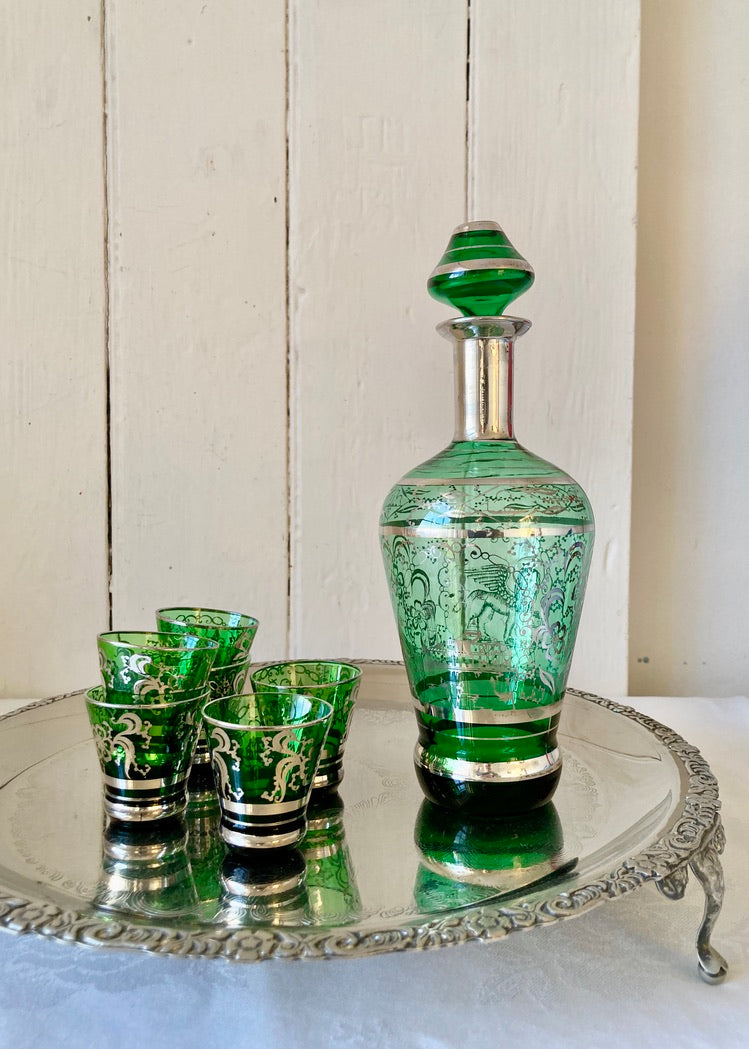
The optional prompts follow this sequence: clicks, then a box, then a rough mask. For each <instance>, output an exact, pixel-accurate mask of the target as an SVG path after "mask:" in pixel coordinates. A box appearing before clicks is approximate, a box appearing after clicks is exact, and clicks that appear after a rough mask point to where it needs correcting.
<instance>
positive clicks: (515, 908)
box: [0, 659, 724, 981]
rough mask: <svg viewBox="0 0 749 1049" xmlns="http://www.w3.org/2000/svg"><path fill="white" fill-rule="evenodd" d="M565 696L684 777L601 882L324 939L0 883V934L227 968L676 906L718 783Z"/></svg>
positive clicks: (702, 844)
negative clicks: (193, 921)
mask: <svg viewBox="0 0 749 1049" xmlns="http://www.w3.org/2000/svg"><path fill="white" fill-rule="evenodd" d="M354 662H357V663H360V664H364V665H383V664H384V665H390V666H402V665H403V664H402V663H400V662H399V661H397V660H364V659H358V660H354ZM79 691H80V690H77V689H76V690H75V691H73V692H66V693H63V694H61V695H59V696H53V697H50V698H48V699H42V700H38V701H37V702H35V703H31V704H28V705H26V706H24V707H22V708H20V709H19V710H15V711H12V712H11V713H9V714H5V715H2V716H1V717H0V721H6V720H8V719H10V718H13V717H17V716H18V715H19V714H21V713H24V712H27V711H29V710H34V709H39V708H41V707H44V706H47V705H49V704H52V703H57V702H59V701H60V700H63V699H67V698H69V697H71V696H74V695H77V694H79ZM568 692H569V693H570V694H572V695H575V696H578V697H580V698H581V699H584V700H587V701H589V702H592V703H595V704H597V705H598V706H601V707H604V708H606V709H607V710H610V711H611V712H612V713H614V714H617V715H620V716H622V717H626V718H629V719H630V720H632V721H635V722H637V723H638V724H639V725H642V726H643V727H644V728H645V729H647V730H648V731H649V732H650V733H652V735H654V736H655V737H656V739H658V740H659V742H660V743H661V744H662V745H663V746H664V747H665V748H666V749H667V750H669V751H670V752H671V753H672V754H673V755H674V757H675V759H676V761H677V762H678V764H679V765H680V766H681V769H682V770H683V772H684V774H685V777H686V790H685V792H683V793H682V798H681V799H680V800H682V801H683V807H682V809H681V810H680V811H679V812H678V813H677V815H676V816H675V818H674V820H673V822H672V824H671V827H670V829H669V831H668V833H667V834H665V835H664V836H663V837H661V838H659V839H658V840H657V841H656V842H654V843H653V844H652V845H651V846H649V847H648V848H647V849H645V850H644V851H642V852H640V853H638V854H637V855H635V856H633V857H631V858H625V859H624V860H623V861H622V862H621V863H620V865H619V866H618V867H616V868H615V869H614V870H613V871H611V873H610V874H609V875H608V876H606V877H604V878H601V879H599V880H597V881H593V882H590V883H589V884H586V885H582V886H578V887H577V888H575V889H574V890H573V891H571V892H559V891H557V892H554V893H553V894H551V895H549V896H543V895H539V893H538V892H536V893H533V894H530V896H531V898H529V899H528V900H527V901H526V902H520V903H515V904H514V905H512V906H502V905H501V904H499V903H497V904H492V903H491V902H488V903H484V904H481V905H478V906H476V907H473V908H470V909H462V910H459V911H455V912H451V913H449V914H446V915H441V916H440V917H439V918H435V919H433V920H430V921H427V922H423V923H421V924H419V925H412V926H409V927H407V928H402V929H393V928H383V929H379V930H366V931H360V930H347V929H340V930H336V931H325V932H320V931H319V930H314V929H310V932H309V934H308V935H307V934H306V933H305V932H301V933H300V932H299V931H298V930H296V929H295V930H288V929H282V928H272V927H267V928H266V927H253V928H246V929H237V928H211V929H205V930H190V931H183V930H179V929H173V928H166V927H162V926H159V925H150V924H145V923H143V924H140V923H138V924H136V923H134V922H133V923H131V922H129V921H127V920H126V919H117V920H113V919H111V918H107V919H104V918H101V917H99V916H97V915H96V914H94V913H81V912H77V911H74V910H72V909H64V908H62V907H60V906H58V905H57V904H55V903H52V902H50V901H48V900H44V899H41V898H37V899H34V898H33V897H28V898H24V897H21V896H19V895H9V894H8V892H7V890H4V888H3V886H2V885H0V928H1V929H4V930H7V931H9V932H13V933H28V932H33V933H36V934H37V935H40V936H46V937H52V938H54V939H58V940H62V941H64V942H67V943H75V944H79V945H85V946H91V947H111V948H117V949H120V950H140V951H146V952H149V953H153V954H161V955H178V956H185V957H191V958H222V959H224V960H227V961H233V962H257V961H265V960H269V959H272V958H283V959H298V958H317V959H329V958H344V957H362V956H366V955H376V954H384V953H388V952H393V951H404V950H413V949H418V950H425V949H431V948H437V947H445V946H449V945H453V944H458V943H465V942H468V941H471V940H478V941H491V940H499V939H503V938H504V937H506V936H508V935H509V934H510V933H512V932H521V931H525V930H528V929H532V928H536V927H538V926H543V925H549V924H552V923H554V922H557V921H561V920H562V919H565V918H574V917H578V916H579V915H580V914H583V913H585V912H586V911H588V910H590V909H591V908H593V907H595V906H597V905H598V904H600V903H603V902H604V901H605V900H610V899H618V898H619V897H621V896H624V895H626V894H627V893H629V892H632V891H633V890H635V889H637V888H639V887H640V886H641V885H643V884H645V883H646V882H648V881H655V882H656V883H658V886H659V888H660V889H661V890H662V892H663V894H664V895H666V896H668V897H669V898H674V899H675V898H679V897H680V896H681V895H682V894H683V890H684V885H685V884H686V879H687V873H688V868H687V865H688V864H690V863H691V865H692V867H693V869H694V870H695V873H697V874H698V876H699V870H698V864H697V856H698V854H700V853H705V852H709V853H710V855H711V856H712V857H713V862H715V863H717V853H719V852H721V851H722V849H723V844H724V838H723V830H722V825H721V821H720V800H719V797H718V782H717V780H716V778H715V776H714V775H713V773H712V771H711V769H710V767H709V765H708V763H707V762H706V761H705V759H704V758H703V757H702V754H701V753H700V751H699V750H698V749H697V747H695V746H693V745H692V744H691V743H688V742H687V741H686V740H685V739H683V738H682V737H681V736H680V735H679V734H678V733H676V732H674V731H673V729H670V728H668V727H667V726H666V725H663V724H661V723H660V722H658V721H655V720H654V719H653V718H650V717H648V716H647V715H645V714H641V713H640V712H639V711H637V710H635V709H634V708H633V707H630V706H626V705H625V704H622V703H619V702H616V701H613V700H609V699H604V698H603V697H601V696H598V695H596V694H594V693H592V692H584V691H580V690H578V689H568ZM708 862H709V860H708ZM718 866H719V864H718ZM706 918H707V915H706ZM711 924H712V923H711ZM701 932H702V930H701ZM710 950H712V948H710ZM700 957H701V967H702V971H703V975H705V976H707V977H708V978H710V979H713V980H715V981H717V980H718V979H720V978H722V974H721V975H718V974H717V973H710V972H706V971H705V965H704V964H703V963H702V956H701V952H700ZM721 961H722V959H721Z"/></svg>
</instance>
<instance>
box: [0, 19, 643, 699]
mask: <svg viewBox="0 0 749 1049" xmlns="http://www.w3.org/2000/svg"><path fill="white" fill-rule="evenodd" d="M0 19H1V20H2V25H1V26H0V30H1V31H0V41H1V42H2V43H1V45H0V46H2V47H3V49H4V55H3V58H4V61H3V66H2V79H3V87H4V91H3V102H4V106H5V109H6V119H7V124H6V128H7V131H6V133H5V135H4V136H3V139H2V140H1V143H0V149H1V150H2V167H1V168H0V172H1V174H0V178H2V180H3V192H2V208H3V217H2V230H3V240H2V260H3V261H2V265H3V270H2V279H1V280H0V288H1V289H2V292H1V293H0V294H2V308H1V309H0V316H1V317H2V322H3V326H4V329H5V333H4V339H3V342H4V352H3V356H2V369H3V377H4V381H3V383H2V397H3V410H2V416H1V417H0V428H1V431H0V432H1V433H2V446H1V447H2V456H0V463H1V464H2V465H1V467H0V469H1V470H2V477H1V481H2V489H1V490H2V491H3V493H4V498H5V504H4V505H5V515H4V521H3V529H2V547H1V549H0V566H1V568H2V580H3V589H2V595H1V597H0V691H1V692H2V694H4V695H8V696H13V695H18V696H34V695H43V694H51V693H54V692H59V691H62V690H65V689H69V688H74V687H81V686H83V685H85V684H87V683H89V682H90V681H93V680H95V678H96V660H95V643H94V636H95V634H96V633H97V631H99V630H101V629H105V628H107V627H108V625H109V624H110V621H111V622H112V623H113V624H114V625H115V626H116V627H122V628H138V627H148V626H150V625H151V622H152V612H153V609H154V608H156V607H158V606H159V605H163V604H168V603H174V602H183V601H184V602H190V603H202V604H208V605H218V606H223V607H226V606H231V607H237V608H240V609H244V610H247V611H249V612H252V613H254V614H256V615H257V616H258V617H259V618H260V619H261V621H262V626H261V631H260V633H259V635H258V640H257V642H256V647H255V652H256V653H257V655H258V657H260V658H270V657H273V656H278V657H283V656H284V655H286V654H292V655H307V656H309V655H313V654H321V655H329V654H347V655H352V656H372V657H396V656H397V655H398V643H397V635H396V631H395V625H394V622H393V619H392V615H391V611H390V606H389V599H388V595H387V590H386V584H385V577H384V572H383V570H382V566H381V563H380V555H379V550H378V544H377V518H378V513H379V507H380V504H381V502H382V499H383V497H384V495H385V493H386V492H387V490H388V488H389V487H390V485H391V484H392V483H393V482H394V481H395V480H396V479H397V478H398V477H399V476H400V475H401V474H402V473H403V472H404V471H405V469H406V468H408V467H409V466H412V465H414V464H415V463H416V462H418V461H420V460H422V459H424V458H426V457H427V456H429V455H430V454H433V453H434V452H435V451H437V450H438V449H439V448H440V447H442V446H444V445H445V444H446V443H447V442H448V441H449V439H450V436H451V433H452V418H451V413H452V389H451V385H452V377H451V361H450V359H449V350H448V347H447V345H446V344H445V343H444V342H443V340H442V339H441V338H439V336H437V335H436V334H435V333H434V330H433V329H434V325H435V324H436V323H437V322H438V321H439V320H441V319H443V318H444V317H445V316H446V315H447V314H446V311H445V310H444V309H443V308H441V307H440V306H439V305H438V304H436V303H434V302H433V301H432V300H430V299H429V298H428V296H427V293H426V287H425V285H426V278H427V276H428V274H429V272H430V270H431V268H432V267H433V265H434V264H435V262H436V260H437V258H438V257H439V255H440V254H441V252H442V250H443V247H444V243H445V242H446V240H447V237H448V235H449V233H450V231H451V229H452V228H453V226H455V225H456V224H457V223H459V222H462V221H463V220H464V219H465V218H468V219H472V218H479V217H481V218H483V217H487V218H494V219H498V220H499V221H500V222H502V224H503V225H504V226H505V228H506V229H507V232H508V234H509V236H510V237H511V238H512V239H513V241H514V242H515V243H516V244H517V246H518V248H519V249H520V250H521V251H522V252H523V253H524V254H525V255H526V256H527V257H528V258H529V259H530V260H531V261H532V262H533V264H534V266H535V269H536V284H535V287H534V288H533V289H532V291H531V293H529V294H528V295H527V296H526V297H525V298H524V299H523V300H522V308H521V310H520V312H522V313H523V315H527V316H529V317H530V318H531V319H532V320H533V322H534V327H533V329H532V331H531V333H530V334H529V335H528V336H526V337H525V338H524V340H523V342H522V343H521V344H520V349H519V354H518V368H517V380H516V381H517V394H518V408H517V415H516V424H517V429H518V433H519V435H520V438H521V440H522V441H523V443H525V444H527V445H528V446H529V447H530V448H532V449H533V450H534V451H536V452H538V453H540V454H541V455H544V456H547V457H549V458H550V459H552V460H553V461H554V462H556V463H558V464H559V465H560V466H562V467H564V468H565V469H568V470H569V471H570V472H572V473H573V474H574V475H575V476H576V477H577V478H578V479H579V480H580V481H581V482H582V483H583V485H584V486H585V488H586V489H587V491H588V492H589V494H590V497H591V500H592V502H593V505H594V507H595V509H596V516H597V523H598V539H597V547H596V553H595V560H594V565H593V570H592V578H591V581H590V585H589V596H588V603H587V608H586V611H585V613H584V616H583V622H582V626H581V633H580V639H579V649H578V653H577V655H576V663H575V667H574V670H573V675H572V683H573V684H578V685H580V686H584V687H590V688H593V689H598V690H601V691H604V692H607V691H608V692H614V693H620V692H625V691H626V687H627V633H628V623H627V604H628V590H629V519H630V488H631V481H632V478H631V469H630V458H631V433H632V402H631V387H632V366H633V341H634V287H635V284H634V280H635V208H636V168H637V107H638V77H639V35H638V34H639V3H638V0H564V2H562V3H560V2H559V0H528V2H526V3H522V4H518V3H517V2H516V0H466V2H463V0H418V2H409V3H405V4H404V3H403V0H288V2H287V3H286V4H285V3H283V2H281V0H104V2H103V3H102V4H101V6H100V5H99V3H98V2H95V0H57V2H56V3H54V4H49V3H45V2H43V0H6V2H5V3H4V4H3V5H2V7H1V8H0Z"/></svg>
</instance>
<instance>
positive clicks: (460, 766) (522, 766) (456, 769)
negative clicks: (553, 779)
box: [414, 743, 562, 783]
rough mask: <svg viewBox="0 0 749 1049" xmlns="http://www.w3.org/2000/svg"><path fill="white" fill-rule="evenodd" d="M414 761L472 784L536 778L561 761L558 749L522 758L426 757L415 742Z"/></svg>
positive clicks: (437, 773)
mask: <svg viewBox="0 0 749 1049" xmlns="http://www.w3.org/2000/svg"><path fill="white" fill-rule="evenodd" d="M414 760H415V761H416V764H417V765H421V767H422V768H424V769H426V770H427V771H428V772H432V773H433V774H434V775H436V776H450V778H451V779H458V780H468V781H469V782H472V783H488V782H496V781H498V780H499V781H502V782H504V783H508V782H513V781H515V782H518V781H520V780H528V779H537V778H538V777H539V776H546V775H548V774H549V773H550V772H555V771H556V770H557V769H558V768H560V767H561V764H562V755H561V753H560V752H559V748H558V747H555V748H554V750H552V751H550V752H549V753H548V754H541V755H540V756H539V757H537V758H526V759H525V760H523V761H513V760H510V761H465V760H464V759H462V758H446V757H434V756H432V757H428V756H426V752H425V750H424V748H423V747H422V746H421V744H420V743H417V744H416V749H415V750H414Z"/></svg>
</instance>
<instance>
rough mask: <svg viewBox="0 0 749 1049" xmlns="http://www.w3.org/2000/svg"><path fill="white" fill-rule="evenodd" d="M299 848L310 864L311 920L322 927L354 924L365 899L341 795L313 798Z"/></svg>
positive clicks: (332, 792)
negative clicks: (355, 865)
mask: <svg viewBox="0 0 749 1049" xmlns="http://www.w3.org/2000/svg"><path fill="white" fill-rule="evenodd" d="M299 848H300V850H301V852H302V855H303V856H304V859H305V861H306V864H307V896H308V901H309V902H308V911H309V914H310V917H311V918H313V919H314V921H315V922H316V923H318V924H322V925H331V924H333V923H336V924H339V925H345V924H346V922H350V921H353V920H354V919H355V918H356V917H357V916H358V914H359V911H360V909H361V898H360V896H359V890H358V888H357V885H356V878H355V875H354V868H353V866H352V863H351V855H350V853H349V849H348V845H347V844H346V835H345V832H344V828H343V801H342V799H341V797H340V795H339V794H338V793H337V791H329V792H327V793H323V794H320V795H319V796H318V797H315V796H314V795H313V798H312V801H311V802H310V804H309V807H308V809H307V833H306V834H305V836H304V838H303V839H302V841H301V842H300V843H299Z"/></svg>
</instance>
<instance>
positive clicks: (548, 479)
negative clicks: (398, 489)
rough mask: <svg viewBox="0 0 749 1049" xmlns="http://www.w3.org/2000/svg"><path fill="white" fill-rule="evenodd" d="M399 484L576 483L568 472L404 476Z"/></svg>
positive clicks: (463, 486)
mask: <svg viewBox="0 0 749 1049" xmlns="http://www.w3.org/2000/svg"><path fill="white" fill-rule="evenodd" d="M398 483H399V484H401V485H403V487H404V488H405V487H413V488H418V487H419V486H420V485H430V484H431V485H434V484H444V485H450V487H452V488H473V487H476V488H480V487H482V486H483V485H490V486H491V487H492V488H499V487H500V486H503V485H504V486H507V487H511V488H517V487H518V486H523V487H527V486H528V485H533V484H539V485H547V484H561V485H569V484H576V483H577V482H575V481H573V480H572V478H571V477H568V476H567V474H544V475H541V476H539V477H402V478H401V479H400V481H399V482H398Z"/></svg>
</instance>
